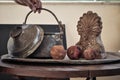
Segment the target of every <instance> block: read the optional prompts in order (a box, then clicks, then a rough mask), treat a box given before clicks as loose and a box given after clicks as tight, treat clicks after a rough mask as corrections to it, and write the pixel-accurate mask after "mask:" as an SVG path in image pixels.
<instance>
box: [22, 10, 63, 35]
mask: <svg viewBox="0 0 120 80" xmlns="http://www.w3.org/2000/svg"><path fill="white" fill-rule="evenodd" d="M38 9H41V10H44V11H47V12H49V13H51V14H52V15H53V16H54V18H55V20H56V21H57V23H58V25H59V29H60V34H63V30H64V27H63V25H62V22H61V21H59V20H58V18H57V17H56V15H55V14H54V13H53V12H52V11H51V10H49V9H46V8H38ZM32 12H33V11H30V12H29V13H28V14H27V15H26V17H25V21H24V22H23V24H26V22H27V19H28V16H29V15H30V14H31V13H32Z"/></svg>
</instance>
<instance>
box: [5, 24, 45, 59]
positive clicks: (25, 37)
mask: <svg viewBox="0 0 120 80" xmlns="http://www.w3.org/2000/svg"><path fill="white" fill-rule="evenodd" d="M43 37H44V31H43V29H42V28H41V27H40V26H36V25H23V26H22V27H17V28H15V29H13V30H12V31H11V32H10V38H9V40H8V44H7V48H8V53H9V54H10V55H13V56H15V57H27V56H29V55H30V54H32V53H33V52H34V51H35V50H36V49H37V48H38V47H39V45H40V44H41V42H42V40H43Z"/></svg>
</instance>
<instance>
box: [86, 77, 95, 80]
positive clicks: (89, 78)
mask: <svg viewBox="0 0 120 80" xmlns="http://www.w3.org/2000/svg"><path fill="white" fill-rule="evenodd" d="M86 80H96V77H87V79H86Z"/></svg>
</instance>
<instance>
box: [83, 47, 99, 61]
mask: <svg viewBox="0 0 120 80" xmlns="http://www.w3.org/2000/svg"><path fill="white" fill-rule="evenodd" d="M83 56H84V58H85V59H87V60H93V59H100V58H101V55H100V53H99V52H98V51H96V50H94V49H92V48H88V49H86V50H85V51H84V53H83Z"/></svg>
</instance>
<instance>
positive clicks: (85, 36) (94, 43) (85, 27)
mask: <svg viewBox="0 0 120 80" xmlns="http://www.w3.org/2000/svg"><path fill="white" fill-rule="evenodd" d="M77 31H78V34H79V35H80V40H79V42H78V43H77V44H76V45H79V46H80V48H81V49H82V50H83V55H84V57H85V58H86V59H95V58H105V55H104V53H105V49H104V46H103V44H102V40H101V36H100V34H101V31H102V22H101V18H100V17H99V16H98V15H97V14H96V13H93V12H92V11H88V12H87V13H84V14H83V16H82V17H80V20H79V21H78V25H77ZM102 54H103V55H102ZM87 57H88V58H87Z"/></svg>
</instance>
